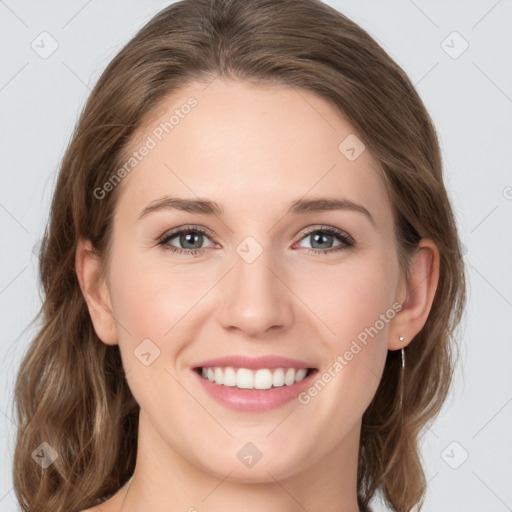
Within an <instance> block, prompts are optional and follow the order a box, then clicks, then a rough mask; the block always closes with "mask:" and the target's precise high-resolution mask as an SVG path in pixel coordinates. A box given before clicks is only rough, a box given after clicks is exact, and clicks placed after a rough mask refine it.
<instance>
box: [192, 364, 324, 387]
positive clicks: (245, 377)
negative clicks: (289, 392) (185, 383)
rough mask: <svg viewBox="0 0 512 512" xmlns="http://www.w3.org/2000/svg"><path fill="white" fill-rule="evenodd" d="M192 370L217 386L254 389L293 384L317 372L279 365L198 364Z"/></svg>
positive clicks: (310, 369) (314, 369) (315, 369)
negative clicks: (209, 365)
mask: <svg viewBox="0 0 512 512" xmlns="http://www.w3.org/2000/svg"><path fill="white" fill-rule="evenodd" d="M193 371H194V372H196V373H197V374H198V375H199V377H201V378H202V379H203V380H207V381H209V382H211V383H212V384H216V385H218V386H223V387H231V388H235V389H243V390H255V391H256V390H257V391H261V390H268V389H274V388H282V387H287V386H293V385H294V384H296V383H299V382H301V381H303V380H305V379H307V378H308V377H310V376H311V375H313V374H315V373H318V369H317V368H293V367H281V368H259V369H250V368H235V367H232V366H226V367H220V366H215V367H205V366H198V367H195V368H193Z"/></svg>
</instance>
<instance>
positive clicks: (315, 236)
mask: <svg viewBox="0 0 512 512" xmlns="http://www.w3.org/2000/svg"><path fill="white" fill-rule="evenodd" d="M312 237H313V241H314V242H313V243H312V244H311V246H312V247H315V245H314V244H316V243H320V244H321V243H322V242H321V241H320V242H319V241H318V239H321V238H324V240H325V239H326V238H327V241H330V242H331V243H332V235H329V234H328V233H322V234H320V233H317V234H315V235H312ZM324 243H325V242H324ZM320 248H324V249H325V247H322V246H320Z"/></svg>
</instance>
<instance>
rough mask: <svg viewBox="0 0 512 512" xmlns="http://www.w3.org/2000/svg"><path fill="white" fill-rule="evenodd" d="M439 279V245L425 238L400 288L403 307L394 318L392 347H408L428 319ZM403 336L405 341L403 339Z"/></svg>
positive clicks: (393, 348) (412, 259)
mask: <svg viewBox="0 0 512 512" xmlns="http://www.w3.org/2000/svg"><path fill="white" fill-rule="evenodd" d="M438 281H439V250H438V248H437V246H436V244H435V243H434V242H433V241H432V240H429V239H426V238H423V239H422V240H421V241H420V243H419V244H418V250H417V252H416V253H415V254H414V255H413V257H412V258H411V261H410V265H409V273H408V276H406V277H405V278H404V280H403V282H402V285H401V287H400V292H399V293H400V296H401V297H402V298H403V300H401V301H400V303H401V304H402V309H401V310H400V312H399V313H397V315H396V316H395V318H394V319H393V323H392V325H391V327H390V330H389V340H388V349H389V350H399V349H401V348H403V347H405V346H407V345H408V344H409V343H410V342H411V340H412V339H413V338H414V336H416V335H417V334H418V333H419V332H420V331H421V329H422V328H423V326H424V325H425V322H426V321H427V318H428V314H429V313H430V308H431V307H432V302H433V301H434V296H435V293H436V289H437V283H438ZM400 336H403V338H404V341H400Z"/></svg>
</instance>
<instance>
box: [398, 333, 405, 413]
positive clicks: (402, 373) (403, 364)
mask: <svg viewBox="0 0 512 512" xmlns="http://www.w3.org/2000/svg"><path fill="white" fill-rule="evenodd" d="M399 340H400V341H401V342H404V341H405V338H404V337H403V336H400V337H399ZM401 351H402V371H401V372H400V409H402V406H403V400H404V399H403V397H404V386H405V383H404V370H405V351H404V348H403V347H402V348H401Z"/></svg>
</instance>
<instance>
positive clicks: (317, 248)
mask: <svg viewBox="0 0 512 512" xmlns="http://www.w3.org/2000/svg"><path fill="white" fill-rule="evenodd" d="M301 236H302V238H301V240H308V239H309V241H310V244H311V245H310V247H309V248H308V247H306V249H308V251H307V252H308V253H310V254H314V255H317V254H331V253H333V252H339V251H343V250H345V249H347V248H349V247H353V246H354V245H355V241H354V239H353V238H352V237H351V236H350V235H349V234H348V233H345V232H344V231H342V230H341V229H338V228H335V227H333V226H321V228H316V229H311V230H309V231H307V232H302V233H301ZM335 240H337V241H338V242H340V243H339V244H338V245H334V246H333V243H334V241H335Z"/></svg>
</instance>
